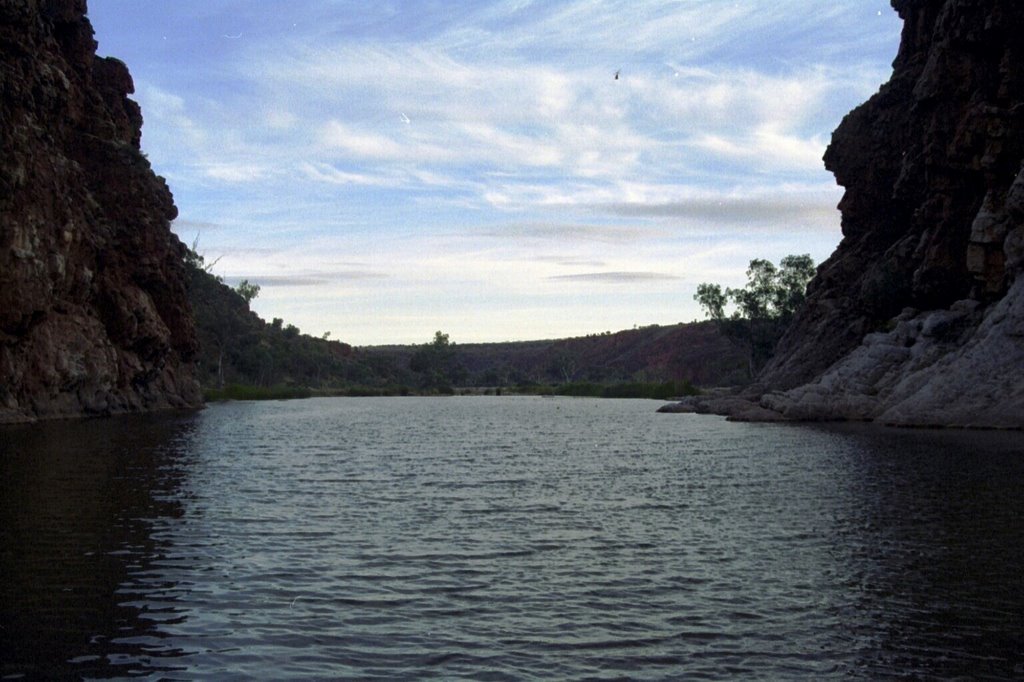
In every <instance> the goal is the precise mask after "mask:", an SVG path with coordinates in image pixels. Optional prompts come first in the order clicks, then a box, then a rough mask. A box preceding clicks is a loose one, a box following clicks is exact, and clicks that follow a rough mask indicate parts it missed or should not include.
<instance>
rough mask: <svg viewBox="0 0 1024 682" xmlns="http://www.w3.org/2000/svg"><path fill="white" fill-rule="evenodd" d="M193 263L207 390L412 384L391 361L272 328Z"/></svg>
mask: <svg viewBox="0 0 1024 682" xmlns="http://www.w3.org/2000/svg"><path fill="white" fill-rule="evenodd" d="M190 260H191V263H190V264H189V266H188V274H187V284H188V292H189V299H190V301H191V304H192V310H193V313H194V316H195V320H196V328H197V331H198V335H199V346H200V351H199V357H198V370H199V371H198V375H199V380H200V382H201V383H202V385H203V386H204V387H206V388H211V387H221V386H225V385H229V384H241V385H246V386H262V387H270V386H303V387H309V388H317V389H319V388H341V387H351V386H363V387H385V386H388V385H389V384H395V385H398V384H401V383H408V382H409V381H410V380H411V377H410V376H409V372H408V370H406V371H405V372H402V371H401V370H399V369H398V368H396V367H395V366H393V365H392V363H391V361H390V360H388V359H387V358H381V357H374V356H369V355H367V354H365V353H358V352H356V351H354V350H353V348H352V346H350V345H349V344H347V343H342V342H340V341H329V340H326V339H320V338H316V337H312V336H309V335H307V334H302V333H301V332H300V331H299V329H298V328H296V327H294V326H292V325H288V324H284V322H283V320H280V319H275V320H274V321H273V322H271V323H267V322H266V321H264V320H263V319H262V318H260V317H259V316H258V315H257V314H256V313H254V312H252V311H251V310H250V309H249V304H248V303H247V302H246V300H245V299H244V298H243V297H242V296H241V295H240V294H239V293H238V292H236V291H235V290H234V289H232V288H231V287H229V286H227V285H225V284H223V283H222V282H221V281H220V280H219V279H218V278H217V277H215V276H214V275H212V274H210V273H209V272H207V271H206V270H204V269H203V267H202V259H201V257H198V256H196V254H195V253H194V252H193V253H192V256H191V258H190Z"/></svg>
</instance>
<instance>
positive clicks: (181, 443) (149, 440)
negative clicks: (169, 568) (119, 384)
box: [0, 414, 197, 678]
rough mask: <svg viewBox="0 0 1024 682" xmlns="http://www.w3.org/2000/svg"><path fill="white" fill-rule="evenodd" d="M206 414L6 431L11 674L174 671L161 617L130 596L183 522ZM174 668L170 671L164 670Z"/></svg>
mask: <svg viewBox="0 0 1024 682" xmlns="http://www.w3.org/2000/svg"><path fill="white" fill-rule="evenodd" d="M196 419H197V417H196V415H191V414H184V415H182V414H176V415H160V416H146V417H123V418H117V419H104V420H96V421H78V422H53V423H47V424H41V425H30V426H24V427H7V428H4V429H3V430H2V431H0V575H2V576H3V579H2V580H0V676H2V677H5V678H8V677H11V678H16V677H18V676H27V677H29V678H39V677H46V678H55V677H66V676H68V675H69V674H70V675H73V676H87V677H112V676H125V675H140V674H146V673H150V672H154V671H162V670H163V671H167V670H171V669H173V667H174V666H173V664H171V663H170V659H172V658H174V657H176V656H178V655H180V652H179V651H176V650H175V649H174V648H173V647H165V646H164V645H163V643H162V641H161V632H160V623H161V622H166V621H168V620H171V621H173V620H174V619H175V618H180V617H181V615H180V614H179V613H177V611H178V610H177V609H175V608H169V609H164V610H163V611H164V612H162V613H154V612H153V610H152V609H151V608H149V607H148V606H147V602H146V600H134V599H133V597H132V595H130V594H128V593H126V586H128V585H130V584H131V581H132V579H133V576H138V575H140V574H145V573H147V572H149V571H151V570H152V568H153V565H154V564H155V563H158V562H159V561H160V559H161V556H162V555H163V553H164V552H165V550H166V549H167V542H166V541H164V540H160V539H157V538H155V537H154V536H153V534H152V528H153V525H154V524H155V523H158V522H162V521H163V520H172V521H173V520H174V519H177V518H180V517H181V516H182V514H183V509H182V502H181V499H182V498H181V494H180V489H181V483H182V479H183V476H184V475H185V471H186V468H187V465H186V463H185V462H183V461H182V460H183V458H184V457H186V455H185V454H184V453H186V452H187V451H188V448H187V443H188V442H189V440H190V438H191V434H192V432H193V430H194V428H195V421H196ZM163 661H167V662H168V663H167V664H166V665H165V664H164V663H163Z"/></svg>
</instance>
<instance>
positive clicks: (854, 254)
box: [762, 0, 1024, 427]
mask: <svg viewBox="0 0 1024 682" xmlns="http://www.w3.org/2000/svg"><path fill="white" fill-rule="evenodd" d="M892 4H893V7H894V8H895V9H896V10H897V11H898V12H899V14H900V16H901V17H902V18H903V19H904V22H905V23H904V29H903V37H902V43H901V45H900V49H899V54H898V56H897V58H896V60H895V62H894V64H893V67H894V71H893V75H892V79H891V80H890V81H889V82H888V83H887V84H885V85H884V86H883V87H882V88H881V90H880V91H879V92H878V94H876V95H875V96H874V97H872V98H871V99H870V100H868V101H867V102H866V103H865V104H863V105H861V106H860V107H858V108H857V109H855V110H854V111H852V112H851V113H850V114H849V115H847V117H846V118H845V119H844V120H843V122H842V124H841V125H840V126H839V128H838V129H837V130H836V131H835V133H834V134H833V137H832V144H831V145H830V146H829V148H828V151H827V152H826V155H825V163H826V166H827V167H828V168H829V170H831V171H832V172H833V173H835V176H836V179H837V181H838V182H839V184H841V185H843V186H844V187H845V188H846V193H845V195H844V197H843V200H842V202H841V203H840V209H841V211H842V225H843V240H842V243H841V244H840V245H839V247H838V249H837V250H836V252H835V253H834V254H833V255H832V257H831V258H829V259H828V260H827V261H826V262H825V263H824V264H823V265H822V266H821V268H820V269H819V272H818V276H817V277H816V278H815V280H814V281H813V282H812V284H811V287H810V290H809V305H808V306H807V308H806V309H805V310H804V311H803V313H802V314H801V315H800V316H799V317H798V319H797V320H796V321H795V323H794V325H793V326H792V327H791V328H790V330H789V331H788V332H787V334H786V336H785V337H784V338H783V340H782V343H781V345H780V347H779V350H778V354H777V356H776V358H775V359H774V360H773V362H772V363H771V364H770V365H769V366H768V367H767V368H766V371H765V372H764V373H763V375H762V383H763V385H765V386H768V387H771V388H781V389H792V390H789V391H787V392H786V393H783V394H774V395H769V396H766V397H765V398H764V399H763V400H762V405H763V406H765V407H769V408H771V409H773V410H777V411H779V412H781V413H782V414H783V415H785V416H787V417H793V418H801V419H837V418H840V419H841V418H854V419H875V420H880V421H885V422H890V423H898V424H933V425H974V426H1016V427H1020V426H1024V276H1022V274H1021V273H1022V271H1024V172H1022V159H1024V2H1019V1H1018V0H893V3H892ZM837 358H841V359H840V360H839V361H838V362H836V360H837ZM794 387H796V388H794Z"/></svg>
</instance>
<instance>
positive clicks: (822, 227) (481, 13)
mask: <svg viewBox="0 0 1024 682" xmlns="http://www.w3.org/2000/svg"><path fill="white" fill-rule="evenodd" d="M90 15H91V16H92V17H93V19H94V22H95V25H96V31H97V38H98V40H99V42H100V45H101V48H102V49H104V50H107V51H108V52H107V53H109V54H113V55H115V56H118V57H120V58H122V59H125V61H126V62H127V63H128V64H129V65H130V66H131V68H132V73H133V76H134V78H135V82H136V84H137V85H138V93H137V97H138V99H139V100H140V103H141V104H142V107H143V111H144V114H145V117H146V125H145V128H144V131H143V147H144V149H145V150H146V151H147V153H148V154H149V157H150V159H151V161H152V163H153V165H154V167H155V168H156V170H157V172H158V173H160V174H162V175H164V176H165V177H167V178H168V180H169V182H170V184H171V188H172V190H173V191H174V194H175V199H176V202H177V205H178V207H179V211H180V213H181V216H182V217H181V218H179V219H178V221H176V223H175V230H176V232H178V233H179V234H182V235H183V236H185V237H186V238H188V237H189V236H190V234H191V233H200V232H201V233H202V234H203V238H204V242H206V243H205V244H204V248H205V250H206V251H208V252H209V253H215V254H221V253H223V254H227V255H226V257H225V258H224V260H223V261H221V265H220V266H219V267H221V268H222V272H227V273H228V274H229V275H230V276H231V278H232V281H237V280H240V279H243V278H245V277H240V275H244V274H246V273H249V274H251V276H250V277H248V279H250V280H251V281H253V280H254V281H257V282H259V283H260V284H261V285H263V286H265V287H266V288H267V291H266V292H264V295H261V297H260V298H259V299H257V301H256V305H257V306H258V307H260V310H261V311H262V312H264V313H265V314H269V315H272V316H278V317H282V316H283V317H286V318H288V319H289V321H294V322H295V323H296V324H298V325H299V326H300V327H302V328H303V329H307V328H310V330H315V328H316V327H317V326H318V325H321V324H328V322H327V321H326V318H327V316H330V315H334V316H335V318H336V319H334V321H333V322H330V326H329V328H332V329H333V330H334V331H335V332H336V333H337V335H338V336H339V337H341V338H348V335H346V334H345V333H344V330H345V329H346V328H350V329H353V330H361V331H360V332H359V333H361V334H365V335H368V336H372V335H373V334H377V336H378V339H379V340H394V339H397V338H403V335H404V338H408V339H418V338H420V337H421V336H422V337H423V338H424V339H425V338H427V337H428V336H429V333H432V332H433V331H434V329H436V328H437V327H436V325H437V324H440V321H438V320H436V318H437V317H443V313H444V312H445V311H448V310H451V311H453V312H452V316H451V317H450V318H448V319H449V322H450V323H451V324H453V325H455V324H461V323H462V322H461V321H462V320H474V321H476V322H473V324H478V325H489V327H488V328H489V329H492V332H491V333H489V332H487V331H486V330H484V331H480V330H477V331H476V332H474V333H476V334H477V335H478V336H477V338H481V337H488V336H490V337H492V338H493V337H499V338H500V337H504V338H509V337H514V336H516V335H518V334H522V333H527V332H525V331H523V330H527V329H528V330H530V331H529V333H530V334H543V335H545V336H557V335H559V334H561V333H565V332H568V331H572V330H570V329H569V327H571V326H573V325H577V326H576V327H575V331H576V332H582V333H585V332H587V331H592V329H588V328H587V325H593V324H597V325H599V328H601V329H604V328H608V327H609V326H614V325H615V324H616V323H617V322H616V321H619V323H628V324H632V323H634V322H638V321H644V320H646V321H650V322H653V321H658V319H657V317H658V316H660V315H671V317H670V318H669V319H689V318H690V317H692V316H696V314H697V313H696V311H695V309H693V308H692V304H691V302H690V298H691V295H692V294H691V292H689V291H688V290H686V289H687V287H688V286H689V285H690V283H691V280H693V281H704V280H715V281H723V282H731V281H734V280H735V281H742V278H743V271H744V269H745V267H746V263H747V261H748V260H749V259H750V258H751V257H754V256H765V257H772V258H775V259H777V258H778V257H779V256H781V255H785V253H787V252H789V253H793V252H795V253H803V252H806V251H809V250H810V251H812V252H813V254H814V256H815V257H816V259H818V260H821V259H822V258H824V257H825V256H826V255H827V254H828V252H829V250H830V249H831V248H833V247H834V245H835V242H836V241H837V240H838V239H839V237H840V232H839V227H838V225H839V220H838V214H837V212H836V211H835V208H834V207H835V204H836V202H837V201H838V198H839V190H837V189H836V188H835V186H834V183H833V181H832V178H831V177H830V176H829V174H828V173H827V172H825V171H824V169H823V168H822V162H821V156H822V153H823V151H824V148H825V145H826V143H827V141H828V139H829V134H830V133H831V131H832V130H833V129H834V128H835V126H836V125H837V124H838V123H839V120H840V119H841V117H842V115H843V114H845V113H846V111H848V110H849V109H850V108H851V107H852V106H854V105H856V104H857V103H858V102H860V101H862V100H863V99H864V98H865V97H867V96H868V95H870V94H871V93H872V92H873V91H874V90H875V89H876V88H877V86H878V85H879V84H880V83H881V82H882V81H883V80H885V78H886V77H887V75H888V72H889V68H890V67H889V64H890V62H891V60H892V57H893V55H894V54H895V44H896V38H897V35H898V28H899V26H898V21H897V20H896V19H895V15H894V13H893V12H892V10H891V8H890V7H889V3H888V2H887V0H858V1H857V2H839V3H820V2H814V1H813V0H774V1H773V2H771V3H766V2H725V1H714V2H707V1H703V0H679V1H677V2H671V3H666V2H646V1H643V0H640V1H627V0H601V1H600V2H599V1H597V0H566V2H559V3H544V2H536V1H533V0H485V1H484V2H474V3H448V4H443V5H438V4H436V3H364V4H361V5H360V6H359V7H358V8H356V7H354V6H350V4H346V3H341V4H338V3H335V2H331V3H324V2H321V1H319V0H294V1H293V2H289V3H287V4H286V5H282V6H280V7H275V8H274V9H273V10H268V9H267V8H264V7H263V6H262V5H260V4H258V3H255V4H245V3H242V4H241V5H239V4H237V3H227V2H211V3H205V4H197V3H167V4H159V5H158V4H156V3H124V2H121V1H120V0H90ZM225 36H231V37H230V38H225ZM165 38H166V40H165ZM617 71H618V72H619V74H620V76H619V78H618V79H616V78H615V73H616V72H617ZM207 235H208V236H207ZM254 249H262V251H260V252H257V251H255V250H254ZM343 261H344V262H347V263H350V265H349V266H341V265H337V263H340V262H343ZM682 262H685V263H686V273H687V274H686V279H685V280H680V279H674V277H675V275H673V274H671V273H674V272H677V271H678V270H677V268H678V267H679V264H680V263H682ZM578 271H582V272H578ZM559 283H561V284H563V285H565V286H555V285H557V284H559ZM569 284H571V285H572V286H569ZM610 284H622V285H623V286H620V287H614V286H608V285H610ZM630 284H631V285H632V286H633V287H635V288H637V289H639V288H644V291H645V294H646V295H645V300H644V302H643V303H642V306H641V307H644V310H646V311H647V312H646V313H645V314H643V315H641V316H640V319H635V317H636V316H637V315H638V310H637V307H638V305H641V304H638V303H637V301H636V299H635V297H632V298H630V296H629V292H630V286H629V285H630ZM384 290H386V292H387V293H386V294H383V293H381V292H382V291H384ZM594 291H600V292H601V295H600V296H596V295H595V296H588V295H587V294H588V293H590V292H594ZM560 296H561V297H562V298H559V297H560ZM484 310H486V311H500V314H498V313H495V314H490V313H488V314H484V313H483V312H481V311H484ZM335 311H339V312H335ZM340 311H344V313H342V312H340ZM566 311H569V312H566ZM291 316H297V317H296V319H295V320H292V319H291ZM567 318H571V319H567ZM631 318H633V319H631ZM385 319H386V320H388V321H389V322H388V326H387V327H386V328H381V329H380V330H379V331H378V332H374V331H373V329H374V328H375V327H381V323H380V321H381V320H385ZM542 323H543V325H546V326H545V327H544V328H546V329H548V330H549V331H548V332H542V331H541V330H540V327H539V326H538V325H542ZM466 324H469V322H466ZM416 325H427V327H428V328H427V329H426V331H425V332H423V330H419V329H418V328H416ZM502 325H504V326H502ZM543 325H542V326H543ZM424 334H425V335H424ZM352 340H353V341H355V342H357V343H358V342H365V341H367V340H368V339H367V337H366V336H363V337H354V338H352Z"/></svg>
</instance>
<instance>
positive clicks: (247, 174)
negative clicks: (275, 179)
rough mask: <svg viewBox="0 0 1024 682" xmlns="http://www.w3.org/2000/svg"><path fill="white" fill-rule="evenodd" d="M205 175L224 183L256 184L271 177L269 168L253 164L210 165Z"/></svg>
mask: <svg viewBox="0 0 1024 682" xmlns="http://www.w3.org/2000/svg"><path fill="white" fill-rule="evenodd" d="M203 174H204V175H206V176H207V177H209V178H213V179H214V180H223V181H224V182H232V183H239V182H256V181H258V180H262V179H264V178H265V177H267V176H268V175H269V171H268V169H267V168H265V167H263V166H260V165H258V164H252V163H229V162H221V163H210V164H206V165H205V167H203Z"/></svg>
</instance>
